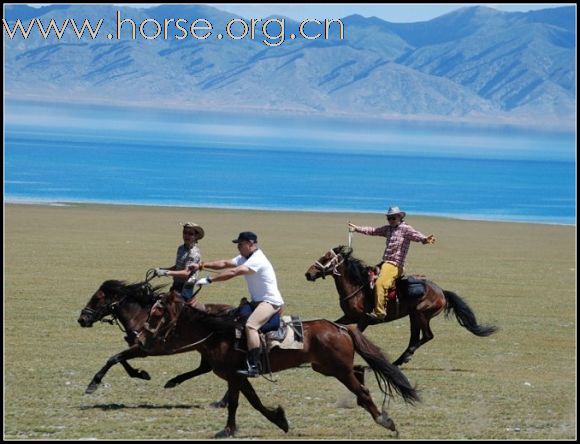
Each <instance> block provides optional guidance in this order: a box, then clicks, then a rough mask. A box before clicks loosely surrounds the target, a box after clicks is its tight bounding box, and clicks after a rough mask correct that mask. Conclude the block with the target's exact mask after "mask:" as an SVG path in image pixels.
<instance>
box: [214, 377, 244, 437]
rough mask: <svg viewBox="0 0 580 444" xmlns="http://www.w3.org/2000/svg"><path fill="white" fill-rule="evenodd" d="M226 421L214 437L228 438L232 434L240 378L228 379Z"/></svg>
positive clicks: (233, 432) (234, 428)
mask: <svg viewBox="0 0 580 444" xmlns="http://www.w3.org/2000/svg"><path fill="white" fill-rule="evenodd" d="M227 395H228V421H227V423H226V426H225V428H224V429H223V430H222V431H220V432H217V433H216V434H215V438H229V437H230V436H234V435H235V433H236V431H237V427H236V411H237V410H238V402H239V399H240V379H239V378H232V379H228V391H227Z"/></svg>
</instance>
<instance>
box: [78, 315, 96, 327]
mask: <svg viewBox="0 0 580 444" xmlns="http://www.w3.org/2000/svg"><path fill="white" fill-rule="evenodd" d="M78 322H79V324H80V326H81V327H83V328H85V327H92V326H93V321H92V320H90V319H87V318H86V317H84V316H81V317H80V318H79V319H78Z"/></svg>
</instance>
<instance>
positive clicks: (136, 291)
mask: <svg viewBox="0 0 580 444" xmlns="http://www.w3.org/2000/svg"><path fill="white" fill-rule="evenodd" d="M164 287H166V285H165V284H162V285H156V286H152V285H151V284H149V282H147V281H141V282H135V283H132V284H128V283H126V282H125V281H118V280H108V281H105V282H103V285H101V290H103V292H105V293H109V294H118V295H119V296H120V297H121V298H122V297H127V298H130V299H132V300H134V301H136V302H138V303H139V304H140V305H141V306H142V307H146V306H147V305H151V304H153V303H154V302H155V301H156V300H157V299H158V298H159V297H160V295H161V294H162V292H161V289H162V288H164Z"/></svg>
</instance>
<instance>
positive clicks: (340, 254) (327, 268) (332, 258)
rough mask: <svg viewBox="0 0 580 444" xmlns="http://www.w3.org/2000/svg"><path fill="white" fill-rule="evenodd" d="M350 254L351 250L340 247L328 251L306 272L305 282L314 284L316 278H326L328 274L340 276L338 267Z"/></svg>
mask: <svg viewBox="0 0 580 444" xmlns="http://www.w3.org/2000/svg"><path fill="white" fill-rule="evenodd" d="M351 253H352V248H350V247H345V246H344V245H340V246H338V247H335V248H333V249H331V250H328V251H327V252H326V253H325V254H324V256H322V257H320V258H319V259H318V260H317V261H315V262H314V263H313V264H312V265H311V266H310V267H308V270H306V273H305V276H306V280H308V281H311V282H314V281H315V280H316V279H318V278H322V279H324V278H326V276H328V275H329V274H333V275H335V276H340V272H339V270H338V269H339V267H340V266H341V265H342V264H343V263H344V260H345V258H347V257H349V256H350V254H351Z"/></svg>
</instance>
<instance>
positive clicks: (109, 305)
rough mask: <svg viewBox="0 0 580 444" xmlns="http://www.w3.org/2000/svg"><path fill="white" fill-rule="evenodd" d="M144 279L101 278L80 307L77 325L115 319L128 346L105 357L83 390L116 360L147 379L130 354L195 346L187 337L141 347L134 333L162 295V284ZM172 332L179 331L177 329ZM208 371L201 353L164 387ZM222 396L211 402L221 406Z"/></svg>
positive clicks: (215, 307) (210, 307)
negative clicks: (192, 365) (188, 368)
mask: <svg viewBox="0 0 580 444" xmlns="http://www.w3.org/2000/svg"><path fill="white" fill-rule="evenodd" d="M148 281H149V280H146V281H144V282H138V283H135V284H126V283H124V282H123V281H118V280H108V281H105V282H103V283H102V284H101V286H100V287H99V288H98V290H97V291H96V292H95V293H94V294H93V295H92V296H91V298H90V300H89V302H88V303H87V305H86V306H85V308H83V309H82V311H81V315H80V317H79V319H78V322H79V324H80V325H81V327H92V326H93V324H94V323H95V322H98V321H108V322H110V323H113V322H116V323H117V324H118V325H119V327H120V328H121V330H122V331H124V332H125V333H126V334H127V335H126V336H125V340H126V341H127V343H128V344H129V346H130V348H129V349H127V350H124V351H123V352H121V353H119V354H116V355H114V356H112V357H111V358H110V359H109V360H108V361H107V364H106V365H105V366H104V367H103V368H102V369H101V370H100V371H99V372H98V373H97V374H96V375H95V377H94V378H93V380H92V381H91V383H90V384H89V386H88V387H87V389H86V392H85V393H87V394H89V393H93V392H94V391H95V390H96V389H97V387H98V385H99V384H100V382H101V380H102V379H103V377H104V375H105V373H107V371H108V370H109V369H110V368H111V367H112V366H113V365H115V364H117V363H120V364H121V365H122V366H123V368H124V369H125V370H126V372H127V374H128V375H129V376H130V377H132V378H139V379H145V380H150V379H151V376H149V373H147V372H146V371H144V370H137V369H135V368H133V367H132V366H131V365H130V364H129V363H128V362H127V361H128V360H130V359H133V358H143V357H146V356H152V355H170V354H174V353H183V352H186V351H191V350H195V346H193V347H192V346H191V344H189V343H188V342H187V339H185V340H182V341H179V340H175V341H174V343H173V347H172V348H168V347H164V346H163V344H161V343H158V344H153V346H152V348H147V349H145V348H143V347H141V345H140V343H139V341H138V336H139V335H140V334H142V332H143V329H144V326H145V324H146V322H147V319H148V316H149V313H150V311H151V307H152V306H153V304H154V303H155V301H157V300H158V299H160V298H161V297H163V294H162V293H161V292H160V289H161V288H162V286H157V287H152V286H151V285H150V284H149V282H148ZM204 307H205V310H207V311H208V312H210V313H220V312H222V311H228V310H231V309H233V308H234V307H232V306H230V305H224V304H205V306H204ZM107 316H111V317H112V319H111V320H109V319H106V317H107ZM161 333H163V332H161ZM176 334H179V333H178V332H177V333H176ZM210 371H211V366H210V365H209V363H208V362H207V361H206V360H204V359H203V357H202V360H201V363H200V365H199V367H198V368H197V369H195V370H192V371H190V372H187V373H184V374H182V375H179V376H176V377H175V378H173V379H171V380H169V381H168V382H167V383H166V384H165V388H171V387H175V386H176V385H178V384H181V383H182V382H184V381H186V380H187V379H191V378H194V377H195V376H198V375H202V374H204V373H208V372H210ZM226 396H227V393H226ZM224 399H225V397H224V398H223V399H222V400H221V401H218V402H215V403H212V404H211V406H213V407H225V404H224Z"/></svg>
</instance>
